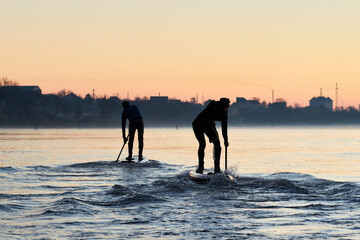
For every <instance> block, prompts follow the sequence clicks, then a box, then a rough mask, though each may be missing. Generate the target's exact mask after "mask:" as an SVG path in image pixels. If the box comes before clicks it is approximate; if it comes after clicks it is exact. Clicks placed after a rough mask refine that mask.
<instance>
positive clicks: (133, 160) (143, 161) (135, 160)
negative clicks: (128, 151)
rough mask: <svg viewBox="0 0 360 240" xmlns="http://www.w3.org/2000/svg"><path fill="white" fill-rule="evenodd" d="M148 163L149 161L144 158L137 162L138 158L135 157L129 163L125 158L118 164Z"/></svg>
mask: <svg viewBox="0 0 360 240" xmlns="http://www.w3.org/2000/svg"><path fill="white" fill-rule="evenodd" d="M148 161H149V159H148V158H147V157H144V156H143V159H142V160H141V161H139V156H137V155H135V156H133V157H132V158H131V161H129V160H127V159H126V158H123V159H121V161H119V162H120V163H146V162H148Z"/></svg>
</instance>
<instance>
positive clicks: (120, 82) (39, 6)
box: [0, 0, 360, 107]
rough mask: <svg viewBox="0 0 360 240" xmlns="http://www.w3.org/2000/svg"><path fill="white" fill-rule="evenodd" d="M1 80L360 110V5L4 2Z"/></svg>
mask: <svg viewBox="0 0 360 240" xmlns="http://www.w3.org/2000/svg"><path fill="white" fill-rule="evenodd" d="M0 9H1V14H0V29H1V31H0V77H8V78H9V79H11V80H13V81H17V82H19V83H20V85H39V86H40V88H41V89H42V90H43V93H53V92H57V91H59V90H61V89H68V90H72V91H74V92H75V93H78V94H81V95H82V96H85V94H86V93H92V89H95V93H96V94H97V95H98V96H103V95H104V94H106V95H108V96H112V95H114V94H117V95H118V96H119V97H126V96H127V93H128V92H129V96H130V98H131V99H132V98H135V97H136V96H140V97H143V96H152V95H158V94H159V93H160V94H161V95H165V96H169V97H172V98H178V99H182V100H190V98H191V97H194V96H195V95H196V94H198V96H199V100H200V99H201V98H202V96H203V95H204V98H205V100H206V99H209V98H213V99H217V98H220V97H222V96H227V97H229V98H230V99H231V101H235V98H236V97H237V96H238V97H245V98H248V99H249V98H253V97H258V98H260V99H261V100H264V101H267V102H270V101H271V98H272V94H271V90H272V89H273V90H274V91H275V98H283V99H285V100H286V101H287V102H288V104H289V105H293V104H295V103H299V104H300V105H301V106H307V105H308V103H309V100H310V99H311V98H312V97H314V96H319V94H320V88H322V92H323V95H324V96H326V97H327V96H328V97H330V98H332V99H333V100H334V106H335V84H336V83H338V84H339V106H341V105H343V106H344V107H346V106H349V105H352V106H356V107H358V105H359V104H360V97H359V93H358V92H359V89H360V66H359V65H360V14H359V13H360V1H358V0H344V1H340V0H339V1H335V0H315V1H310V0H309V1H307V0H292V1H289V0H271V1H270V0H261V1H260V0H251V1H242V0H225V1H224V0H179V1H175V0H155V1H152V0H128V1H125V0H104V1H101V0H96V1H95V0H61V1H57V0H51V1H50V0H32V1H29V0H23V1H21V0H16V1H14V0H0Z"/></svg>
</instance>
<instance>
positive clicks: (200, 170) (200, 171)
mask: <svg viewBox="0 0 360 240" xmlns="http://www.w3.org/2000/svg"><path fill="white" fill-rule="evenodd" d="M203 171H204V170H203V169H201V168H198V169H196V173H203Z"/></svg>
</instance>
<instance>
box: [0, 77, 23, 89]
mask: <svg viewBox="0 0 360 240" xmlns="http://www.w3.org/2000/svg"><path fill="white" fill-rule="evenodd" d="M8 86H19V83H18V82H16V81H12V80H10V79H8V78H7V77H2V78H1V80H0V87H8Z"/></svg>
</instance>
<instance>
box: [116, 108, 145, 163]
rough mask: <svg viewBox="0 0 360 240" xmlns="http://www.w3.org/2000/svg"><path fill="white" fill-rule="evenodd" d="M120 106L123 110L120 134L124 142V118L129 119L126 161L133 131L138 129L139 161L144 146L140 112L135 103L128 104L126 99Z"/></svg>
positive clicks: (130, 151) (131, 143)
mask: <svg viewBox="0 0 360 240" xmlns="http://www.w3.org/2000/svg"><path fill="white" fill-rule="evenodd" d="M122 106H123V108H124V111H123V113H122V117H121V123H122V135H123V139H124V144H125V143H126V142H127V140H128V139H127V137H126V136H125V135H126V134H125V131H126V119H129V156H128V157H127V158H126V159H127V160H128V161H131V158H132V150H133V144H134V137H135V131H136V130H137V131H138V140H139V161H141V160H142V159H143V156H142V153H143V147H144V121H143V118H142V116H141V114H140V111H139V109H138V108H137V107H136V106H135V105H130V103H129V102H128V101H123V103H122Z"/></svg>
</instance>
